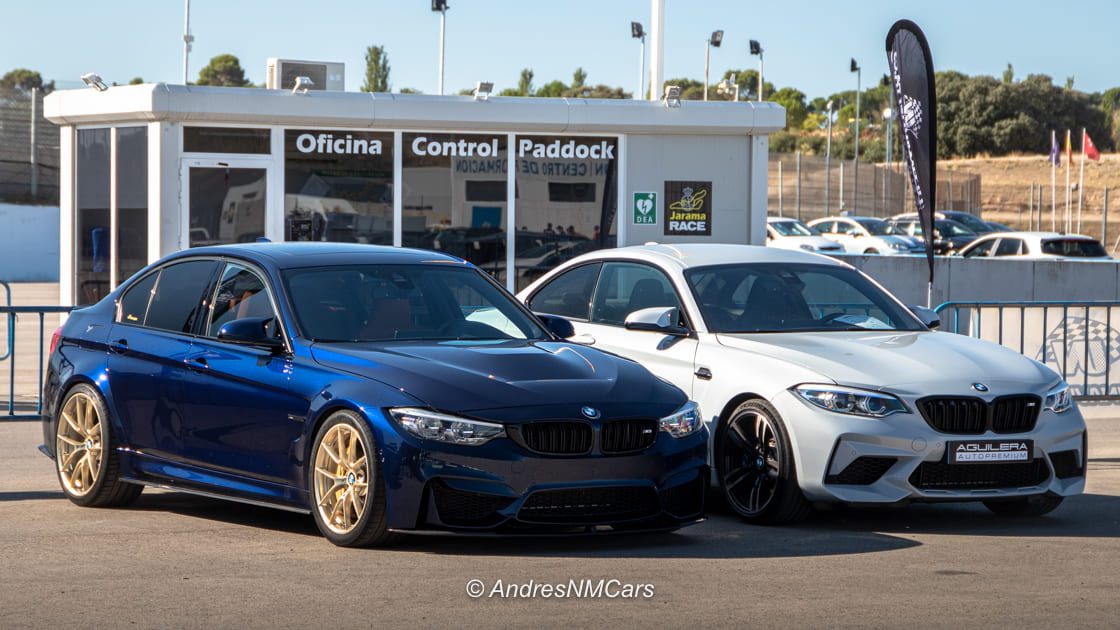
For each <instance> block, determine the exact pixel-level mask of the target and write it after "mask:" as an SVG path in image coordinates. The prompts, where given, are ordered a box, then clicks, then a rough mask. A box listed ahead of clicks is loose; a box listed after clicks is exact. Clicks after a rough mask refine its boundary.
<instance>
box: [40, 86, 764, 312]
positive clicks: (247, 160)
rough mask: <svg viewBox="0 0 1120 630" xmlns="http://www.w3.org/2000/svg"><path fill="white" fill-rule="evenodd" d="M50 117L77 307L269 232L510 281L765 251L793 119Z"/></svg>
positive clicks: (449, 108)
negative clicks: (431, 260)
mask: <svg viewBox="0 0 1120 630" xmlns="http://www.w3.org/2000/svg"><path fill="white" fill-rule="evenodd" d="M45 111H46V115H47V117H48V118H49V119H50V120H51V121H53V122H55V123H57V124H59V125H61V126H62V134H61V141H60V144H61V151H62V156H61V165H62V166H61V199H60V205H61V218H60V240H61V243H60V246H61V257H60V260H61V263H60V264H61V268H60V286H61V289H60V292H61V295H60V303H62V304H86V303H90V302H92V301H94V300H96V299H98V298H100V297H101V296H103V295H104V294H105V293H107V292H108V291H109V290H111V289H112V288H113V287H115V286H116V285H117V284H118V283H120V282H122V281H124V280H125V279H127V278H128V277H129V276H130V275H131V274H133V273H135V272H136V271H138V270H139V269H141V268H142V267H143V266H145V265H146V264H148V263H150V262H153V261H155V260H157V259H158V258H160V257H161V256H163V255H166V254H168V253H170V252H173V251H176V250H180V249H183V248H186V247H193V246H199V245H206V244H214V243H232V242H246V241H253V240H255V239H256V238H258V237H262V236H263V237H266V238H268V239H270V240H273V241H279V240H339V241H352V242H364V243H382V244H392V245H403V246H411V247H423V248H429V249H438V250H442V251H446V252H449V253H453V254H456V255H459V256H463V257H465V258H467V259H469V260H471V261H472V262H474V263H476V264H477V265H479V266H480V267H482V268H485V269H487V270H489V271H491V272H492V273H494V274H495V275H496V276H498V277H499V278H501V279H503V281H504V282H505V283H506V284H507V286H509V287H510V288H511V289H514V288H516V287H517V286H519V285H520V284H523V283H524V282H525V281H526V280H527V279H531V278H532V277H534V276H535V275H537V274H539V273H541V272H542V270H544V269H547V268H550V267H552V266H555V265H556V264H558V263H559V262H562V261H563V260H566V259H567V258H570V257H572V256H574V255H578V254H579V253H582V252H583V251H587V250H589V249H595V248H599V247H610V246H614V245H627V244H634V243H642V242H646V241H660V242H681V241H696V240H709V241H714V242H731V243H758V244H761V243H763V242H764V241H765V226H766V199H767V189H766V187H767V150H768V137H767V134H769V133H771V132H773V131H776V130H778V129H781V128H782V127H783V126H784V125H785V112H784V110H783V109H782V108H781V107H780V106H777V105H774V104H772V103H756V102H749V103H747V102H739V103H729V102H707V103H704V102H696V101H685V102H683V103H682V104H681V106H680V107H668V106H667V105H666V104H664V103H659V102H649V101H633V100H596V99H545V98H501V97H494V98H489V99H486V100H476V99H473V98H471V97H463V96H447V97H443V96H423V95H402V94H365V93H355V92H330V91H310V92H307V93H305V94H293V93H292V92H290V91H288V90H262V89H245V88H219V87H198V86H180V85H165V84H154V85H138V86H119V87H116V86H115V87H111V88H109V89H107V90H105V91H101V92H98V91H95V90H93V89H85V90H68V91H59V92H55V93H53V94H51V95H50V96H48V97H47V99H46V104H45ZM648 193H656V194H655V195H652V196H651V195H648ZM511 227H512V228H515V229H510V228H511ZM510 268H514V269H516V270H517V273H516V274H508V273H506V270H507V269H510Z"/></svg>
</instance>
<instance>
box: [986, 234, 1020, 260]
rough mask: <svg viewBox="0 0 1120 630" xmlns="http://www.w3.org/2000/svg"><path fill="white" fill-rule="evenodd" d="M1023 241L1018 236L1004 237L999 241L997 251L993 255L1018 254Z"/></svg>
mask: <svg viewBox="0 0 1120 630" xmlns="http://www.w3.org/2000/svg"><path fill="white" fill-rule="evenodd" d="M1022 244H1023V241H1021V240H1019V239H1017V238H1003V239H1000V241H999V247H996V253H995V254H993V256H1018V255H1019V254H1020V253H1021V252H1020V251H1019V248H1020V245H1022Z"/></svg>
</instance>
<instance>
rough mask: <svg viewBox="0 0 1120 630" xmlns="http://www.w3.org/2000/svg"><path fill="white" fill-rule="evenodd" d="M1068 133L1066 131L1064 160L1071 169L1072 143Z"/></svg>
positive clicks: (1067, 130)
mask: <svg viewBox="0 0 1120 630" xmlns="http://www.w3.org/2000/svg"><path fill="white" fill-rule="evenodd" d="M1069 137H1070V131H1069V129H1066V159H1067V160H1068V161H1069V167H1070V168H1073V143H1072V142H1070V140H1069Z"/></svg>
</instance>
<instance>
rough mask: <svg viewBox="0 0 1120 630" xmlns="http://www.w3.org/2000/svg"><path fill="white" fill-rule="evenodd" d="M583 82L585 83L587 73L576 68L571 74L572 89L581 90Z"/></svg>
mask: <svg viewBox="0 0 1120 630" xmlns="http://www.w3.org/2000/svg"><path fill="white" fill-rule="evenodd" d="M585 81H587V73H586V72H584V71H583V68H576V71H575V72H573V73H572V89H573V90H578V89H580V88H582V87H583V84H584V82H585Z"/></svg>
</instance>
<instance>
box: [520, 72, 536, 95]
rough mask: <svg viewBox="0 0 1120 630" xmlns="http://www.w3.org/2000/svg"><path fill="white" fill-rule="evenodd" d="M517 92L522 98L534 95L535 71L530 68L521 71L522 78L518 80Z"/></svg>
mask: <svg viewBox="0 0 1120 630" xmlns="http://www.w3.org/2000/svg"><path fill="white" fill-rule="evenodd" d="M517 91H518V92H520V93H521V96H532V95H533V71H532V70H530V69H529V68H524V69H522V70H521V77H520V78H519V79H518V80H517Z"/></svg>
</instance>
